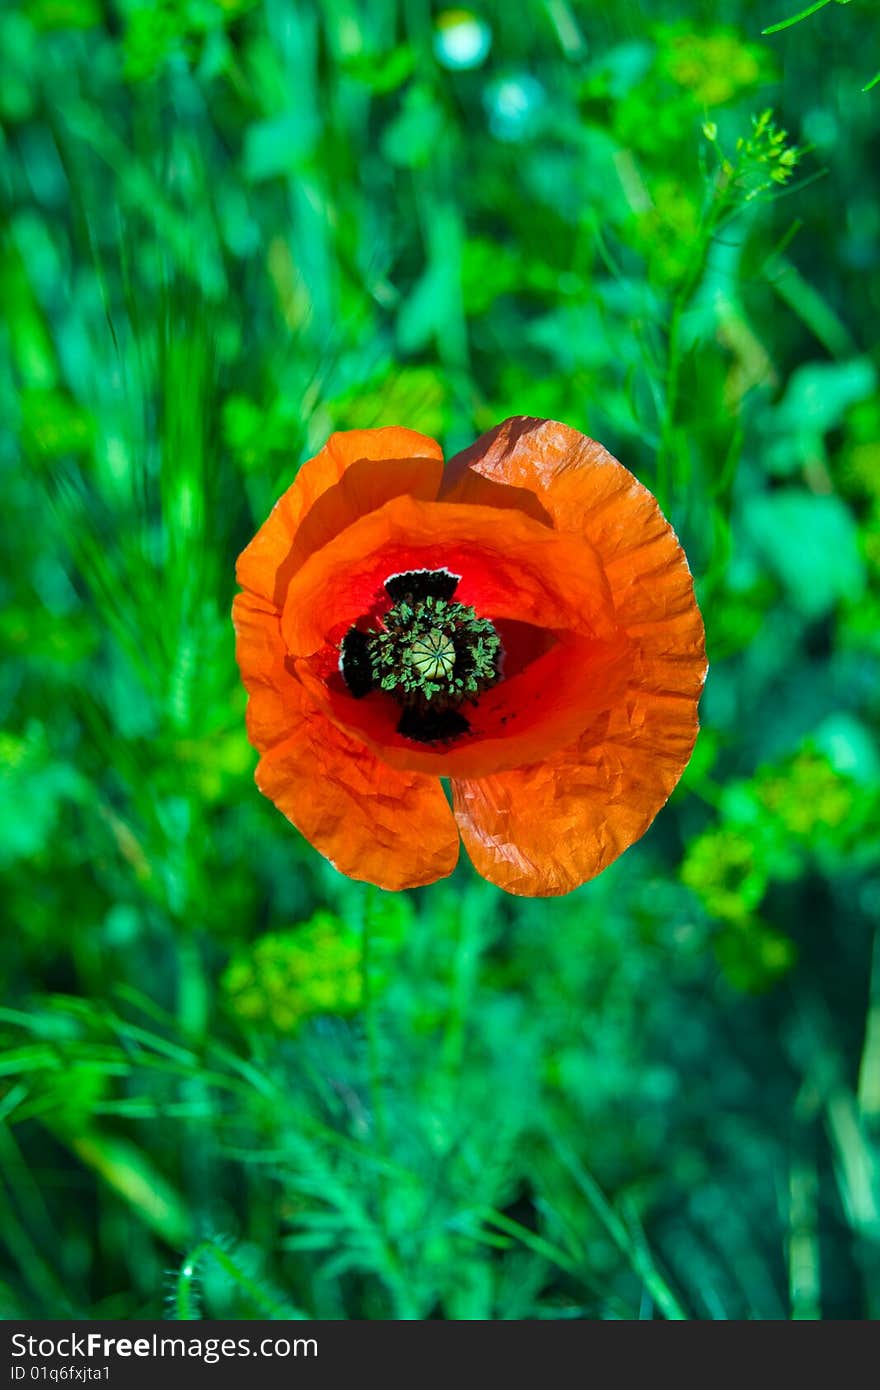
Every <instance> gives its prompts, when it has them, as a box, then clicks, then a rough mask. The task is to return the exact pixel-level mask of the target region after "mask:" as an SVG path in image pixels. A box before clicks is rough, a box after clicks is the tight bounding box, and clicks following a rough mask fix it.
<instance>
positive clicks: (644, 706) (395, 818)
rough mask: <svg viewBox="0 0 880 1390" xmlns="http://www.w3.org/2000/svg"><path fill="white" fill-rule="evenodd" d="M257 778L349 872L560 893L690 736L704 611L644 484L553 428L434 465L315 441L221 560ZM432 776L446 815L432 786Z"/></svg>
mask: <svg viewBox="0 0 880 1390" xmlns="http://www.w3.org/2000/svg"><path fill="white" fill-rule="evenodd" d="M237 576H238V580H239V583H240V584H241V585H242V588H243V590H244V592H243V593H241V594H239V595H238V596H237V597H236V599H235V604H234V608H233V618H234V622H235V627H236V631H237V635H238V644H237V656H238V663H239V666H240V668H241V673H242V677H243V680H244V683H245V686H246V687H247V690H248V692H249V694H250V702H249V706H248V717H247V722H248V733H249V736H250V740H251V742H252V743H253V745H254V747H255V748H256V749H257V750H258V751H259V753H260V762H259V765H258V767H257V771H256V780H257V785H258V786H259V788H260V790H261V791H262V792H264V793H265V795H266V796H268V797H269V798H270V799H271V800H272V801H274V802H275V804H276V806H278V808H279V809H280V810H281V811H283V812H284V814H285V815H286V816H287V817H288V819H289V820H291V821H292V822H293V824H294V825H295V826H296V827H297V828H298V829H299V830H300V831H301V832H302V834H303V835H305V837H306V838H307V839H308V840H310V841H311V843H312V844H313V845H314V846H315V847H316V848H317V849H319V850H320V851H321V853H322V854H324V855H326V857H327V858H328V859H330V860H331V861H332V863H334V864H335V865H336V867H337V868H338V869H340V870H341V871H342V872H343V873H346V874H348V875H349V876H350V877H352V878H357V879H365V880H366V881H368V882H370V883H375V884H378V885H379V887H381V888H387V889H399V888H409V887H414V886H416V885H418V884H424V883H431V882H433V881H434V880H435V879H438V878H442V877H443V876H444V875H446V874H449V873H451V871H452V869H453V868H454V867H455V863H456V860H457V858H458V849H459V835H460V836H461V839H462V840H463V841H464V844H465V847H466V849H467V851H468V854H469V855H470V857H471V859H472V861H473V863H474V865H475V866H476V868H477V870H478V872H479V873H481V874H482V875H483V876H484V877H485V878H487V879H489V880H491V882H492V883H496V884H498V885H499V887H501V888H504V889H506V890H507V891H508V892H511V893H521V894H531V895H549V894H555V893H566V892H568V891H569V890H570V889H572V888H575V887H577V886H578V884H581V883H583V882H584V881H585V880H586V879H589V878H592V877H593V876H594V875H595V874H598V873H599V872H600V871H601V870H602V869H604V868H605V867H606V865H608V864H610V863H611V861H612V860H613V859H616V857H617V856H618V855H619V854H620V853H622V851H623V850H625V849H626V848H627V846H628V845H630V844H632V843H633V841H634V840H637V839H638V838H639V836H640V835H642V834H643V833H644V831H645V830H646V829H647V828H648V826H649V825H650V824H651V821H652V820H653V819H654V816H655V815H656V814H657V812H658V810H659V809H660V807H661V806H662V805H663V804H664V803H665V801H666V800H667V798H668V797H669V794H670V792H671V791H672V789H673V787H674V786H675V784H676V782H677V781H678V779H679V777H680V776H681V773H682V771H683V769H684V767H685V765H686V764H687V761H688V758H689V757H690V754H691V750H692V748H693V744H694V740H695V738H696V734H697V727H698V725H697V702H698V700H699V696H700V691H701V689H702V686H703V680H704V678H705V673H706V660H705V649H704V638H703V624H702V620H701V618H700V613H699V610H698V608H697V605H696V602H695V599H694V592H693V583H692V580H691V575H690V572H689V570H688V567H687V562H686V560H685V557H684V553H683V551H682V549H681V547H680V545H679V544H678V541H677V540H676V537H675V535H674V533H673V531H672V529H671V528H670V526H669V525H668V523H667V522H666V521H665V520H664V518H663V516H662V514H661V512H660V509H659V507H658V506H657V503H656V502H655V500H654V498H653V497H652V496H651V494H650V493H649V492H648V491H647V490H646V489H645V488H644V487H642V485H641V484H640V483H639V482H637V480H636V479H635V478H634V477H633V476H632V474H631V473H629V472H628V471H627V470H626V469H625V468H623V467H622V466H621V465H620V464H619V463H618V462H617V461H616V460H615V459H613V458H612V457H611V455H610V454H609V453H607V451H606V450H605V449H603V448H602V446H601V444H597V443H595V441H594V440H592V439H587V438H585V437H584V436H583V435H582V434H578V433H577V431H576V430H573V429H569V428H568V427H567V426H566V425H560V424H556V423H555V422H554V421H551V420H533V419H527V418H524V417H519V418H515V419H512V420H507V421H505V422H504V424H502V425H499V426H498V427H497V428H496V429H494V430H491V431H490V432H489V433H488V434H486V435H484V436H483V438H482V439H480V440H478V441H477V443H476V444H474V445H473V446H472V447H471V448H470V449H467V450H466V451H465V452H464V453H463V454H459V455H458V456H457V457H456V458H454V459H452V460H451V462H450V463H449V464H448V465H447V467H446V468H445V469H444V466H443V459H442V453H441V450H440V448H439V446H438V445H437V444H435V443H434V441H433V440H431V439H427V438H425V436H424V435H420V434H415V433H414V432H413V431H412V430H406V429H397V428H392V429H376V430H352V431H350V432H348V433H342V434H334V435H333V436H332V437H331V438H330V440H329V441H328V442H327V444H326V445H325V447H324V448H323V449H322V450H321V452H320V453H319V454H318V455H317V456H316V457H315V458H313V459H310V460H309V462H308V463H306V464H304V465H303V467H302V468H301V469H300V471H299V473H298V474H297V476H296V478H295V480H294V482H293V484H292V486H291V487H290V488H289V489H288V490H287V492H285V494H284V495H283V497H282V498H281V499H280V501H279V502H278V503H277V504H276V506H275V508H274V509H273V511H272V513H271V515H270V517H269V519H268V520H267V521H266V522H265V524H264V525H263V526H262V527H261V528H260V530H259V531H258V532H257V534H256V536H255V537H254V539H253V540H252V541H251V543H250V545H249V546H248V547H247V549H246V550H245V551H244V552H243V553H242V555H241V556H240V557H239V561H238V568H237ZM444 777H446V778H449V779H450V783H451V791H452V798H451V800H452V805H451V807H450V805H449V802H448V801H447V798H446V795H445V793H444V789H443V785H442V783H441V778H444Z"/></svg>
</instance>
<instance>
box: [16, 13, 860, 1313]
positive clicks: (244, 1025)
mask: <svg viewBox="0 0 880 1390" xmlns="http://www.w3.org/2000/svg"><path fill="white" fill-rule="evenodd" d="M685 9H686V15H687V17H686V18H682V15H683V13H684V12H685ZM796 9H797V4H796V0H772V3H771V0H766V3H765V0H755V3H747V0H719V2H718V3H708V2H707V0H695V3H693V4H691V5H689V6H687V7H682V6H681V5H680V4H676V3H666V2H665V0H645V3H642V4H634V3H627V0H619V3H616V4H614V5H608V4H604V3H601V4H600V3H599V0H523V3H521V4H518V5H508V4H505V3H501V0H496V3H491V4H490V3H486V4H481V5H480V6H479V7H478V8H475V9H474V10H473V12H470V11H457V12H450V11H449V10H448V9H447V10H444V9H443V8H442V7H439V6H433V5H431V4H430V3H429V0H369V3H367V0H163V3H159V4H152V3H150V4H144V3H136V0H115V3H109V0H105V3H102V0H11V3H7V4H6V5H5V6H4V8H3V11H2V14H0V49H2V55H3V68H4V80H3V83H2V87H0V115H2V147H0V178H2V198H3V203H4V221H3V230H2V242H0V248H2V259H0V277H2V286H3V305H4V310H5V315H4V317H5V327H4V328H3V330H2V339H0V342H2V347H0V469H2V498H3V535H4V541H3V555H4V563H3V574H2V600H3V602H2V618H0V644H2V651H3V666H2V678H0V720H2V733H0V784H2V798H0V866H2V871H3V893H2V907H0V911H2V917H3V925H4V935H3V951H2V978H3V997H4V1006H3V1009H2V1012H0V1032H2V1042H3V1053H2V1060H0V1074H2V1080H0V1163H2V1170H3V1179H2V1185H0V1249H2V1270H0V1313H2V1315H3V1316H5V1317H18V1316H33V1317H43V1318H45V1317H50V1316H55V1317H79V1318H81V1317H124V1318H138V1317H157V1316H169V1317H172V1318H194V1317H200V1316H205V1317H241V1318H249V1317H261V1318H262V1317H279V1318H286V1317H318V1318H395V1319H401V1318H425V1317H435V1318H436V1317H443V1318H457V1319H476V1318H482V1319H485V1318H492V1319H505V1318H551V1319H555V1318H650V1317H658V1316H659V1317H675V1318H677V1317H689V1318H700V1319H715V1318H760V1319H771V1318H817V1317H826V1318H839V1317H849V1318H869V1317H876V1316H878V1314H880V1168H878V1164H880V954H878V948H877V946H876V945H875V930H876V924H877V922H878V920H880V881H878V876H877V875H878V862H880V760H878V754H877V747H876V742H875V732H876V727H877V719H878V714H880V692H878V679H877V677H878V663H880V442H878V440H880V395H878V387H877V368H878V354H877V334H876V324H877V321H878V314H880V236H878V233H880V196H878V195H880V189H878V182H880V180H878V170H880V147H878V136H877V129H878V125H877V121H878V101H880V86H878V87H877V88H875V89H874V90H869V91H863V88H865V87H868V86H869V85H870V83H871V79H872V78H873V77H874V75H875V72H876V67H877V65H878V63H880V58H878V53H880V44H878V42H877V39H878V23H877V15H876V8H875V5H874V3H873V0H852V3H851V4H847V5H843V4H842V3H829V4H826V5H825V6H824V7H821V8H820V9H819V10H818V11H817V12H816V13H814V14H812V15H810V16H808V17H807V18H805V19H803V20H802V21H800V22H798V23H796V24H794V25H792V26H790V27H787V28H784V29H781V30H779V31H778V32H776V33H774V34H772V35H767V36H764V37H762V34H761V30H762V29H763V28H765V27H767V26H769V25H771V24H773V23H774V22H775V21H780V20H784V19H786V18H787V17H788V16H789V15H791V14H793V13H795V12H796ZM872 64H873V66H872ZM771 110H772V113H773V114H772V116H771V115H767V114H765V113H767V112H768V111H771ZM782 132H787V133H786V134H783V133H782ZM520 413H523V414H537V415H545V416H550V417H553V418H558V419H560V420H564V421H566V422H568V423H569V424H571V425H574V426H576V427H577V428H579V429H582V430H584V431H585V432H587V433H589V434H591V435H593V436H594V437H596V438H597V439H600V440H601V441H602V442H603V443H604V444H605V445H606V446H607V447H608V448H610V449H611V450H612V452H613V453H615V454H616V455H617V456H618V457H619V458H620V459H621V460H622V461H623V462H625V463H626V464H627V465H628V466H629V467H630V468H631V469H633V471H634V472H635V473H636V474H637V475H638V476H639V477H640V478H641V479H642V480H643V481H644V482H645V483H646V484H647V485H648V486H649V487H651V488H652V489H653V490H654V491H655V492H656V493H657V495H658V497H659V498H660V499H661V502H662V505H663V506H664V508H665V509H666V512H667V514H668V515H669V517H670V519H671V520H672V522H673V524H674V525H675V527H676V529H677V531H678V532H679V534H680V536H681V537H682V540H683V542H684V544H685V547H686V549H687V552H688V555H689V558H690V561H691V565H692V568H693V570H694V573H695V575H696V577H697V586H698V592H699V598H700V602H701V605H702V608H703V612H704V615H705V619H706V625H707V630H708V643H709V655H710V660H711V663H712V665H711V671H710V676H709V681H708V685H707V690H706V694H705V698H704V701H703V706H702V711H703V732H702V734H701V737H700V740H699V742H698V745H697V750H696V753H695V756H694V759H693V761H692V764H691V766H690V768H689V769H688V772H687V773H686V775H685V778H684V780H683V783H682V785H681V786H680V788H679V789H678V790H677V792H676V793H675V795H674V797H673V799H672V801H671V803H670V805H669V806H668V807H667V808H666V810H665V811H663V812H662V813H661V815H660V816H659V818H658V820H657V822H656V823H655V825H654V826H653V828H652V829H651V831H650V832H649V833H648V834H647V835H646V836H645V838H644V839H643V841H642V842H641V843H639V844H638V845H637V846H635V847H634V848H633V849H631V850H630V851H629V852H628V853H627V854H626V855H625V856H624V857H623V858H622V859H621V860H619V861H618V862H617V863H616V864H615V865H614V866H613V867H612V868H611V869H609V870H608V871H607V872H606V873H605V874H604V875H603V876H602V877H601V878H600V879H598V880H597V881H596V882H594V883H591V884H588V885H587V886H585V887H584V888H583V889H581V890H579V891H578V892H577V893H574V894H572V895H571V896H570V897H568V898H563V899H559V900H550V901H526V900H516V899H512V898H509V897H506V896H505V895H504V894H502V893H500V892H499V891H497V890H495V889H493V888H491V887H490V886H489V885H487V884H484V883H483V882H481V881H480V880H478V879H477V878H476V876H475V875H474V874H473V873H472V871H471V870H470V869H469V867H468V865H467V864H462V866H461V867H460V868H459V870H458V871H457V872H456V874H455V876H454V877H453V878H452V879H450V880H448V881H447V882H445V883H440V884H437V885H435V886H434V887H431V888H428V889H423V890H420V891H418V892H415V893H411V894H408V895H401V896H393V895H388V894H382V893H380V892H378V891H375V890H371V889H369V888H366V887H364V886H362V885H357V884H353V883H350V882H348V881H347V880H345V879H343V878H341V877H340V876H339V875H338V874H337V873H336V872H335V871H334V870H333V869H332V868H330V867H329V865H327V864H326V863H325V862H324V861H323V860H322V859H321V858H320V857H319V856H318V855H317V854H316V853H315V852H314V851H313V850H312V849H311V848H310V847H309V846H308V845H307V844H306V843H305V842H304V841H302V840H301V838H300V837H299V836H298V835H297V833H296V832H295V831H294V830H293V829H292V827H291V826H289V825H288V823H287V822H286V821H285V820H284V819H283V818H282V817H281V816H280V815H279V813H278V812H277V811H276V810H275V809H274V807H273V806H272V805H271V804H269V803H268V802H266V801H265V800H263V798H261V797H260V795H259V794H258V792H257V791H256V788H255V787H254V784H253V781H252V770H253V766H254V763H255V756H254V754H253V753H252V752H251V750H250V748H249V746H248V744H247V741H246V738H245V733H244V721H243V715H244V697H243V692H242V690H241V688H240V685H239V680H238V675H237V671H236V667H235V663H234V659H233V634H232V627H231V623H230V618H229V610H230V603H231V599H232V595H233V593H234V591H235V585H234V576H233V568H234V561H235V557H236V555H237V554H238V552H239V551H240V550H241V548H242V547H243V545H244V544H245V543H246V542H247V540H248V539H249V538H250V536H251V535H252V534H253V531H254V529H255V527H256V526H257V525H258V524H259V523H260V522H261V521H262V520H263V519H264V517H265V515H266V514H267V513H268V511H269V508H270V507H271V505H272V503H273V501H274V500H275V498H276V496H277V495H278V494H279V492H280V491H281V490H282V489H283V488H284V487H285V486H286V485H287V484H288V483H289V481H290V479H291V477H292V476H293V473H294V471H295V469H296V467H297V465H298V463H299V462H301V461H302V460H303V459H304V458H306V457H308V456H309V454H310V453H312V452H314V451H315V449H316V448H317V447H319V446H320V445H321V444H322V443H323V441H324V440H325V438H326V436H327V435H328V433H329V432H330V431H331V430H332V429H337V428H343V429H344V428H349V427H354V426H371V425H378V424H392V423H393V424H404V425H408V426H411V427H414V428H415V429H419V430H423V431H425V432H426V433H429V434H432V435H435V436H437V437H438V438H439V439H440V440H441V441H442V442H443V443H444V445H445V446H446V447H447V450H448V451H449V452H451V451H453V450H455V449H456V448H459V447H461V446H463V445H465V444H467V443H469V442H470V441H471V440H472V439H473V438H475V437H476V435H477V433H479V432H480V431H482V430H483V429H485V428H488V427H489V426H491V425H492V424H494V423H496V422H497V421H498V420H500V419H502V418H504V417H505V416H507V415H510V414H520ZM316 794H319V789H316ZM365 943H366V945H367V950H366V953H365V950H364V947H365Z"/></svg>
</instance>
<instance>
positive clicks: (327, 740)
mask: <svg viewBox="0 0 880 1390" xmlns="http://www.w3.org/2000/svg"><path fill="white" fill-rule="evenodd" d="M233 617H234V621H235V627H236V633H237V641H238V648H237V656H238V661H239V665H240V666H241V671H242V677H243V679H244V683H245V686H246V688H247V690H248V693H249V695H250V699H249V701H248V713H247V725H248V735H249V737H250V740H251V743H253V744H254V746H255V747H256V748H257V749H259V751H260V752H261V753H262V757H261V759H260V762H259V764H258V766H257V771H256V782H257V786H258V787H259V788H260V790H261V791H262V792H263V793H264V794H265V795H266V796H268V797H269V798H270V799H271V800H272V801H274V803H275V805H276V806H277V807H278V808H279V810H280V811H282V812H283V813H284V815H285V816H287V818H288V820H290V821H292V822H293V824H294V825H295V826H296V827H297V829H298V830H300V831H301V832H302V834H303V835H304V836H305V837H306V839H307V840H308V841H309V842H310V843H311V844H313V845H314V846H315V848H316V849H318V850H319V851H320V852H321V853H322V854H324V855H325V856H326V857H327V858H328V859H329V860H330V861H331V863H333V864H335V865H336V867H337V868H338V869H339V870H340V871H341V872H342V873H345V874H347V875H348V876H349V877H350V878H358V879H364V880H366V881H367V882H369V883H375V884H377V885H378V886H379V887H380V888H386V889H389V890H396V889H401V888H414V887H417V886H419V885H420V884H424V883H433V882H434V880H435V879H438V878H444V877H445V876H446V875H447V874H450V873H451V872H452V870H453V869H454V868H455V865H456V862H457V859H458V845H459V841H458V830H457V828H456V825H455V821H454V819H453V816H452V812H451V810H450V809H449V805H448V803H447V801H446V797H445V796H444V794H443V790H442V787H441V785H440V782H439V781H438V780H437V778H436V777H426V776H424V775H422V774H419V773H415V772H406V771H399V770H397V769H395V768H392V767H388V766H387V765H386V764H385V763H383V762H382V761H380V759H379V758H377V757H376V755H375V753H373V752H372V751H371V750H370V749H369V748H367V747H366V746H365V745H364V744H363V743H362V742H361V741H359V740H357V739H353V738H352V737H351V736H350V735H349V734H347V733H346V732H345V731H344V730H342V729H339V728H337V727H336V725H335V724H333V723H331V721H330V720H329V719H328V718H327V717H326V715H324V714H323V713H322V711H321V710H320V709H319V708H318V706H317V705H315V703H314V702H313V701H312V700H311V698H310V697H309V695H308V692H307V691H306V690H305V689H304V688H303V686H302V685H301V684H300V682H299V681H298V680H297V678H296V675H295V674H294V673H293V672H292V671H291V670H290V669H289V668H288V666H287V665H286V662H285V652H284V643H283V639H282V637H281V631H280V625H279V619H278V614H277V612H276V611H275V610H274V608H273V607H272V606H271V605H269V604H267V603H266V602H265V600H261V599H258V598H257V597H255V596H254V595H252V594H238V595H237V596H236V599H235V603H234V608H233Z"/></svg>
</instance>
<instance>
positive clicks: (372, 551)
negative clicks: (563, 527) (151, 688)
mask: <svg viewBox="0 0 880 1390" xmlns="http://www.w3.org/2000/svg"><path fill="white" fill-rule="evenodd" d="M443 566H445V567H446V568H448V569H451V570H453V571H454V572H455V573H456V574H459V575H461V580H460V583H459V585H458V588H457V589H456V591H455V598H456V601H458V602H460V603H465V604H472V605H473V606H474V607H475V608H476V610H477V612H479V613H480V614H481V615H484V616H487V617H491V618H495V617H499V618H505V617H508V618H514V619H516V620H517V621H520V622H528V623H534V624H536V625H538V626H540V627H545V628H550V629H567V630H571V631H573V632H578V633H582V634H584V635H587V636H590V637H597V638H602V639H609V640H613V638H614V637H615V636H616V633H617V626H616V624H615V623H614V621H613V620H612V618H611V617H610V608H609V591H608V585H607V583H606V581H605V578H604V576H603V573H602V567H601V565H600V564H598V563H597V558H596V555H595V552H594V551H593V550H592V548H591V547H590V545H589V544H585V543H584V541H583V539H582V538H580V537H577V536H574V535H565V534H562V533H560V532H558V531H554V530H552V529H551V528H550V527H548V526H543V525H541V523H540V522H537V521H534V520H533V519H532V518H531V517H528V516H525V515H524V514H523V513H522V512H518V511H510V512H505V513H504V519H503V521H501V520H500V517H499V512H498V511H497V510H496V509H495V508H493V507H478V506H461V505H457V504H453V503H447V502H422V501H419V500H417V499H416V498H413V497H409V496H401V497H395V498H394V499H393V500H392V501H390V502H387V503H386V504H385V506H384V507H380V508H378V509H377V510H376V511H373V512H371V513H370V514H369V515H367V516H364V517H361V519H360V520H359V521H356V522H354V523H353V525H351V526H349V527H348V528H347V529H346V530H345V531H342V532H341V533H340V534H339V535H338V536H336V537H335V539H334V540H332V541H331V542H329V543H328V544H327V545H325V546H324V547H323V548H322V549H321V550H320V551H317V552H315V554H313V555H311V556H310V557H309V559H308V560H306V562H305V563H304V564H303V566H302V567H301V569H299V570H298V571H297V573H296V575H295V577H294V578H293V579H292V581H291V583H290V587H289V589H288V593H287V600H286V602H285V605H284V613H283V617H282V631H283V633H284V638H285V642H286V644H287V649H288V651H289V652H290V653H291V654H292V655H296V656H311V655H312V653H314V652H315V651H317V650H318V649H319V648H320V647H322V646H323V645H324V643H325V642H326V640H327V634H328V632H329V631H331V630H335V629H336V628H338V627H339V626H340V625H343V630H344V626H347V625H348V624H351V623H353V622H355V621H356V620H357V619H358V618H359V617H360V616H361V615H362V614H365V613H369V612H370V611H371V610H372V609H373V608H374V606H375V604H376V602H377V601H378V600H379V599H381V598H382V597H383V585H384V581H385V579H386V578H387V577H388V576H389V575H392V574H396V573H398V572H400V571H404V570H408V569H416V568H426V569H437V568H440V567H443ZM386 602H387V600H386Z"/></svg>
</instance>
